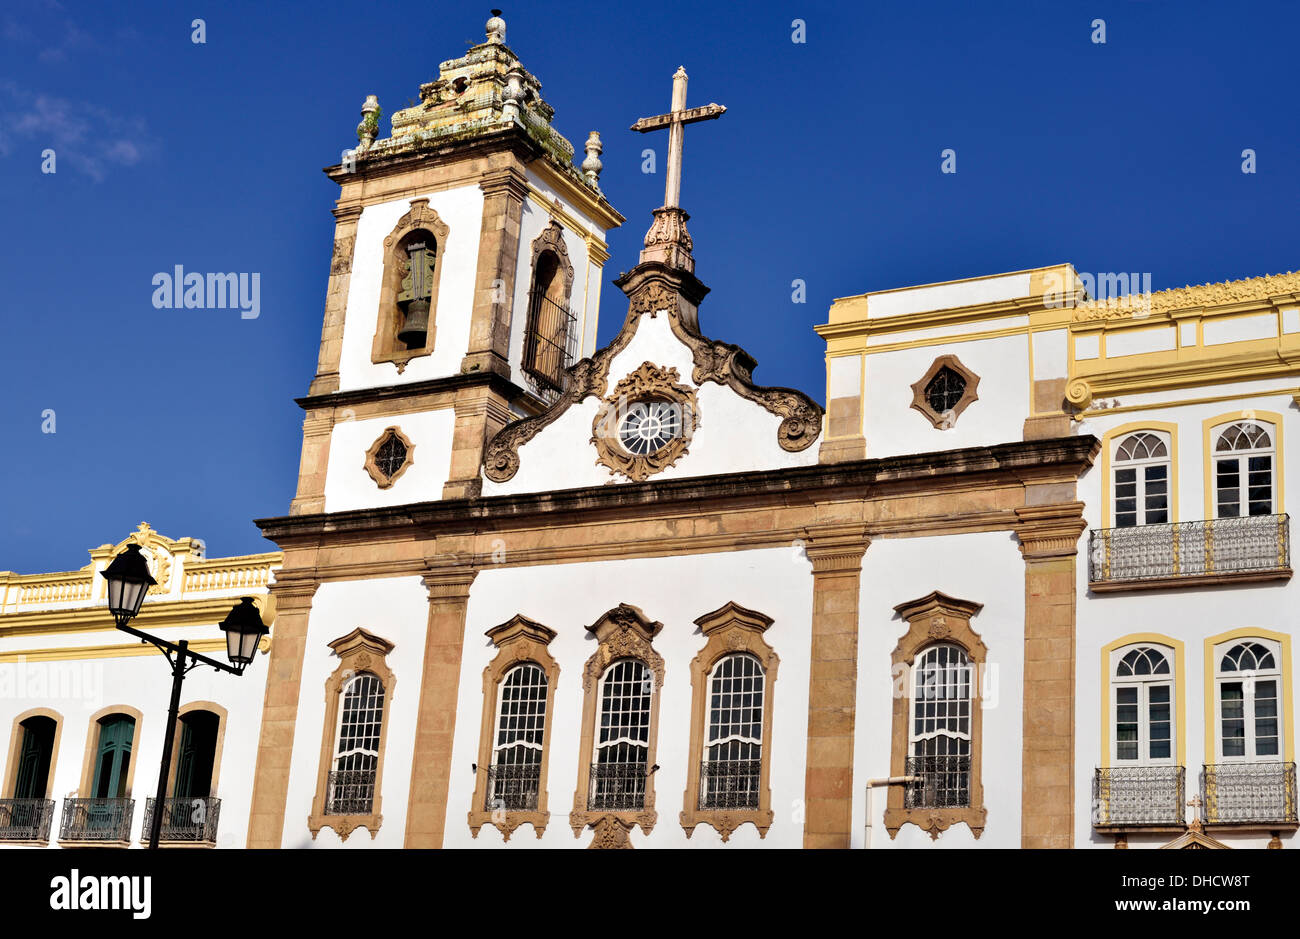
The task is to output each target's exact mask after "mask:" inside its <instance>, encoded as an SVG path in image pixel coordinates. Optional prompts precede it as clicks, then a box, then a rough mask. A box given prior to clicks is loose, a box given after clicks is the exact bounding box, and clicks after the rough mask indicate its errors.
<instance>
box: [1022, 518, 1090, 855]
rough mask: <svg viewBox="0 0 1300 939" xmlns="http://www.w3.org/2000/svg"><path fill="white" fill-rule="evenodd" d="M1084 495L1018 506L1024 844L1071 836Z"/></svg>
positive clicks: (1053, 844)
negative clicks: (1078, 498) (1077, 580)
mask: <svg viewBox="0 0 1300 939" xmlns="http://www.w3.org/2000/svg"><path fill="white" fill-rule="evenodd" d="M1082 513H1083V503H1082V502H1065V503H1055V504H1049V505H1033V506H1027V507H1025V508H1021V509H1016V517H1017V519H1018V520H1019V521H1018V524H1017V526H1016V536H1017V538H1019V540H1020V552H1021V554H1023V555H1024V558H1025V674H1024V730H1023V734H1022V744H1021V745H1022V772H1023V775H1024V779H1023V783H1022V786H1021V809H1020V813H1021V836H1020V838H1021V847H1025V848H1069V847H1071V846H1072V844H1073V840H1074V748H1075V734H1074V720H1075V711H1074V684H1075V681H1074V676H1075V662H1074V654H1075V558H1076V556H1077V554H1078V543H1079V536H1080V535H1081V534H1082V533H1083V531H1084V529H1085V528H1086V527H1087V524H1086V523H1085V522H1084V520H1083V514H1082Z"/></svg>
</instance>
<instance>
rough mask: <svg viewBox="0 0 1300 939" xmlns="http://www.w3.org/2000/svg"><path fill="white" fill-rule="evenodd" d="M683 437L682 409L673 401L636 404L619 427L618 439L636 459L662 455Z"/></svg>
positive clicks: (630, 407) (629, 409) (633, 404)
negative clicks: (659, 453) (663, 450)
mask: <svg viewBox="0 0 1300 939" xmlns="http://www.w3.org/2000/svg"><path fill="white" fill-rule="evenodd" d="M681 435H682V408H681V405H679V404H676V403H674V402H672V401H655V400H649V401H635V402H633V403H632V404H630V405H628V408H627V413H626V414H625V415H624V417H623V420H622V421H621V422H620V424H619V428H618V439H619V442H620V443H622V444H623V447H624V449H626V450H627V452H628V453H631V454H632V455H633V456H650V455H651V454H654V453H658V452H659V451H660V450H662V449H663V448H664V447H666V446H668V445H669V444H670V443H672V442H673V441H674V440H676V439H677V438H678V437H680V436H681Z"/></svg>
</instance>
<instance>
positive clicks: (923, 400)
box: [911, 355, 980, 430]
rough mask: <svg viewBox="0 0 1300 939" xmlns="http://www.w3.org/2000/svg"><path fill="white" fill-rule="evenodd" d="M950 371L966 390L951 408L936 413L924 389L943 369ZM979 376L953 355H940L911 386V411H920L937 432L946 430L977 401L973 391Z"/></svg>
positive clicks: (978, 381) (977, 384)
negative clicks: (963, 383)
mask: <svg viewBox="0 0 1300 939" xmlns="http://www.w3.org/2000/svg"><path fill="white" fill-rule="evenodd" d="M945 368H947V369H950V370H952V371H953V372H956V373H957V374H958V375H960V376H961V378H962V380H963V381H964V382H965V383H966V390H965V391H964V392H962V396H961V397H960V398H959V399H958V400H957V403H956V404H954V405H953V406H952V407H951V408H949V409H947V410H946V411H942V412H940V411H936V410H935V409H934V408H932V407H931V406H930V401H929V397H928V396H927V395H926V393H925V389H926V387H927V386H928V385H929V384H930V381H931V380H932V379H933V378H934V376H935V375H938V374H939V372H940V371H942V370H943V369H945ZM979 383H980V379H979V376H978V375H976V374H975V373H974V372H972V371H971V370H970V369H968V368H967V367H966V366H964V365H962V364H961V360H960V359H958V358H957V356H955V355H941V356H939V357H938V358H937V359H935V360H934V361H933V362H931V363H930V367H929V368H928V369H926V370H925V374H924V375H922V376H921V378H920V379H919V380H918V381H916V382H914V383H913V384H912V386H911V387H912V405H911V406H912V409H913V410H914V411H920V412H921V414H922V416H924V417H925V419H926V420H927V421H929V422H930V423H931V424H933V425H934V426H935V427H936V428H937V429H939V430H947V429H948V428H949V427H951V426H952V425H953V424H955V423H956V422H957V418H958V417H960V416H961V412H962V411H964V410H966V409H967V408H968V407H970V406H971V405H972V404H973V403H974V402H976V401H978V400H979V395H977V394H976V393H975V389H976V388H978V387H979Z"/></svg>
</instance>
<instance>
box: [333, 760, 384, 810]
mask: <svg viewBox="0 0 1300 939" xmlns="http://www.w3.org/2000/svg"><path fill="white" fill-rule="evenodd" d="M325 785H326V788H325V814H326V815H369V814H370V813H371V812H372V811H373V810H374V805H375V771H374V770H373V769H348V770H335V771H334V772H332V773H330V774H329V775H328V777H327V779H326V784H325Z"/></svg>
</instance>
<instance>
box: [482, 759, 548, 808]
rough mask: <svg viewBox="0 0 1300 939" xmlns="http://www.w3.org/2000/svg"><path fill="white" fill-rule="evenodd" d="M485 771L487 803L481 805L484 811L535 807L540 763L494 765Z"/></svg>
mask: <svg viewBox="0 0 1300 939" xmlns="http://www.w3.org/2000/svg"><path fill="white" fill-rule="evenodd" d="M487 773H488V785H487V804H486V805H485V806H484V807H483V808H484V809H485V810H486V811H488V812H493V811H497V810H500V809H504V810H505V811H507V812H531V811H534V810H535V809H536V808H537V794H538V790H539V789H540V787H541V780H542V764H541V763H517V764H515V765H513V766H500V765H494V766H489V767H488V771H487Z"/></svg>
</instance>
